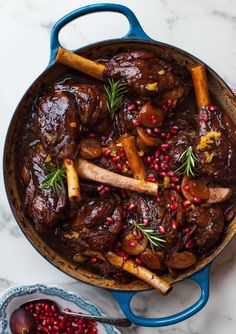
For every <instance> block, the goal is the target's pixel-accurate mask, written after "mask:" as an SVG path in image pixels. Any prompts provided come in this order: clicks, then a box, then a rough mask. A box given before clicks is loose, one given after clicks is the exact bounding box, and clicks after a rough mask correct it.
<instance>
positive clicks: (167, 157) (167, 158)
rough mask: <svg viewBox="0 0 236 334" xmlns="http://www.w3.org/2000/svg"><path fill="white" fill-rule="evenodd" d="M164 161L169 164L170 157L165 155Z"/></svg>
mask: <svg viewBox="0 0 236 334" xmlns="http://www.w3.org/2000/svg"><path fill="white" fill-rule="evenodd" d="M165 161H166V162H169V161H170V156H169V155H168V154H167V155H165Z"/></svg>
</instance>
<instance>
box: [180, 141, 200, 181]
mask: <svg viewBox="0 0 236 334" xmlns="http://www.w3.org/2000/svg"><path fill="white" fill-rule="evenodd" d="M196 161H197V158H196V157H195V155H194V152H193V148H192V146H189V147H188V148H187V149H186V150H185V151H184V152H183V153H182V154H181V156H180V158H179V162H180V163H181V166H180V167H179V168H178V169H176V171H175V173H177V174H184V175H187V176H190V175H192V176H195V175H197V174H198V171H197V169H196Z"/></svg>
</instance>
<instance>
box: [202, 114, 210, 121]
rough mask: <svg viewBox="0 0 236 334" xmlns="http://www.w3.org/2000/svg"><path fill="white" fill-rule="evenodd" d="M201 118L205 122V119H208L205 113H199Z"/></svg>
mask: <svg viewBox="0 0 236 334" xmlns="http://www.w3.org/2000/svg"><path fill="white" fill-rule="evenodd" d="M201 119H202V121H203V122H207V121H208V116H207V114H202V115H201Z"/></svg>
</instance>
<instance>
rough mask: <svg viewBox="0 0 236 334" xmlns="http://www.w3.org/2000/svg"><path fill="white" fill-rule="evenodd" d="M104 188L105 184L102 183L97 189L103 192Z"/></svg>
mask: <svg viewBox="0 0 236 334" xmlns="http://www.w3.org/2000/svg"><path fill="white" fill-rule="evenodd" d="M103 189H104V185H103V184H101V185H100V186H98V187H97V191H98V192H101V191H102V190H103Z"/></svg>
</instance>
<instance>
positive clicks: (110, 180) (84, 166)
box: [78, 158, 158, 196]
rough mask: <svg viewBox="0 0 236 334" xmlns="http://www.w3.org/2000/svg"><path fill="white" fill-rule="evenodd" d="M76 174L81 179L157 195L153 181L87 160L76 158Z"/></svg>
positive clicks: (156, 187)
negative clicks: (138, 178) (127, 175)
mask: <svg viewBox="0 0 236 334" xmlns="http://www.w3.org/2000/svg"><path fill="white" fill-rule="evenodd" d="M78 174H79V177H80V178H81V179H85V180H90V181H96V182H100V183H103V184H107V185H110V186H113V187H117V188H121V189H126V190H130V191H136V192H138V193H144V194H148V195H152V196H157V194H158V185H157V184H156V183H153V182H146V181H143V180H136V179H133V178H131V177H126V176H123V175H120V174H116V173H113V172H110V171H108V170H106V169H104V168H101V167H98V166H96V165H94V164H92V163H91V162H88V161H87V160H84V159H81V158H79V159H78Z"/></svg>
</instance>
